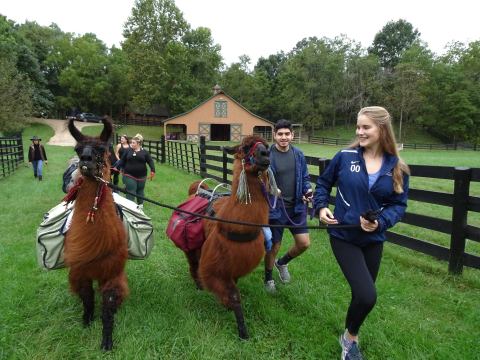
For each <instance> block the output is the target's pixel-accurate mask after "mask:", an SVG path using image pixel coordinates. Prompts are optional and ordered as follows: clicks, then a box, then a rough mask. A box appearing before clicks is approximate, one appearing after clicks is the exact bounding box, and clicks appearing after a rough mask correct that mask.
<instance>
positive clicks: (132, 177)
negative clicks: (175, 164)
mask: <svg viewBox="0 0 480 360" xmlns="http://www.w3.org/2000/svg"><path fill="white" fill-rule="evenodd" d="M142 143H143V136H142V135H140V134H137V135H135V136H134V137H132V139H131V141H130V149H126V151H125V152H124V154H123V155H122V158H121V159H120V161H118V162H117V168H118V169H120V170H121V171H122V173H123V183H124V184H125V187H126V189H127V191H129V192H132V193H135V194H136V195H137V204H138V207H139V209H141V210H143V199H141V198H139V197H138V196H142V197H143V196H144V191H145V182H146V180H147V164H148V166H149V167H150V175H149V178H150V180H153V178H154V176H155V164H154V163H153V160H152V158H151V156H150V154H149V153H148V152H147V151H146V150H145V149H143V148H142ZM127 199H129V200H132V201H134V200H135V196H134V195H130V194H127Z"/></svg>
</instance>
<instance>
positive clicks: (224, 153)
mask: <svg viewBox="0 0 480 360" xmlns="http://www.w3.org/2000/svg"><path fill="white" fill-rule="evenodd" d="M222 153H223V159H222V167H223V182H224V183H226V182H227V164H228V161H227V152H226V151H225V148H223V149H222Z"/></svg>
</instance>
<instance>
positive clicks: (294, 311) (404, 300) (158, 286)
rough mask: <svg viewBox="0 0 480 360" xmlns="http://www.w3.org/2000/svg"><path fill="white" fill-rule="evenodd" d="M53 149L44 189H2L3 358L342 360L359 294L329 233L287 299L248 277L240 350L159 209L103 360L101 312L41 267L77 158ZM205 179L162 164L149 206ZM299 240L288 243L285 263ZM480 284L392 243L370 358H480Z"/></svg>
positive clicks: (226, 317)
mask: <svg viewBox="0 0 480 360" xmlns="http://www.w3.org/2000/svg"><path fill="white" fill-rule="evenodd" d="M87 129H88V128H87ZM90 129H91V128H90ZM34 133H35V134H37V135H39V136H41V137H42V138H43V139H44V143H45V142H46V139H48V137H49V136H50V135H52V134H53V133H52V132H51V130H50V128H48V127H46V126H42V125H34V127H32V128H29V129H27V131H26V132H25V133H24V138H25V139H27V143H29V141H28V139H29V138H30V136H31V135H33V134H34ZM322 149H323V148H322ZM46 150H47V155H48V158H49V165H48V166H47V167H46V168H45V180H44V181H43V182H38V181H35V180H34V179H33V176H32V171H31V169H29V168H27V167H23V166H22V167H21V168H20V169H19V170H18V171H17V172H16V173H15V174H14V175H12V176H10V177H9V178H6V179H3V180H0V197H1V198H2V202H1V203H0V212H1V214H2V216H1V217H0V226H1V228H2V229H3V236H2V238H1V240H0V267H1V269H2V271H1V272H0V283H1V284H2V292H1V293H0V309H1V311H0V324H1V326H0V359H104V358H108V359H212V360H213V359H338V358H339V355H340V348H339V345H338V334H339V333H340V332H341V331H342V329H343V322H344V316H345V312H346V307H347V305H348V301H349V289H348V286H347V283H346V281H345V280H344V279H343V276H342V274H341V272H340V270H339V268H338V265H337V264H336V261H335V259H334V257H333V255H332V253H331V250H330V247H329V245H328V241H327V236H326V233H325V232H323V231H316V230H314V231H312V233H311V238H312V246H311V248H310V249H309V250H308V251H307V252H306V253H305V254H303V255H302V256H301V257H300V258H298V259H296V260H295V261H293V262H292V263H291V266H290V270H291V273H292V277H293V281H292V283H291V284H289V285H285V286H282V285H280V286H279V290H278V292H277V294H275V295H273V296H272V295H268V294H266V293H265V292H264V291H263V284H262V276H263V270H262V266H259V267H258V268H257V269H256V270H255V271H254V272H253V273H252V274H250V275H248V276H246V277H245V278H242V279H240V281H239V287H240V291H241V294H242V301H243V305H244V311H245V317H246V322H247V326H248V328H249V331H250V335H251V339H250V340H248V341H239V340H238V338H237V332H236V325H235V320H234V316H233V314H232V313H230V312H228V311H226V310H225V309H224V308H223V307H222V306H221V305H219V304H218V302H217V301H216V300H215V298H214V297H213V296H212V295H211V294H210V293H207V292H203V291H197V290H195V287H194V285H193V282H192V280H191V279H190V277H189V274H188V267H187V262H186V260H185V257H184V255H183V254H182V252H181V251H180V250H178V249H177V248H176V247H175V246H174V245H173V244H172V243H171V242H170V240H168V239H167V238H166V236H165V235H164V232H165V228H166V223H167V221H168V217H169V215H170V211H169V210H166V209H161V208H157V207H155V206H154V205H151V204H146V205H145V212H146V213H147V214H148V215H150V216H151V217H152V219H153V223H154V225H155V242H156V245H155V248H154V250H153V253H152V255H151V256H150V258H148V259H147V260H145V261H129V262H128V265H127V273H128V277H129V286H130V291H131V294H130V297H129V298H128V299H127V300H126V301H125V303H124V305H123V306H122V308H121V309H120V310H119V312H118V313H117V315H116V327H115V332H114V341H115V344H114V351H113V352H111V353H109V354H103V353H102V352H101V351H100V350H99V347H100V339H101V321H100V319H99V315H98V311H97V313H96V320H95V321H94V323H93V325H92V327H90V328H88V329H84V328H83V327H82V325H81V312H82V308H81V304H80V302H79V300H78V299H77V298H75V297H73V296H72V295H71V294H70V293H69V292H68V282H67V272H66V270H56V271H51V272H46V271H43V270H41V269H40V268H39V267H38V266H37V264H36V259H35V232H36V228H37V226H38V224H39V223H40V222H41V220H42V216H43V213H45V212H46V211H48V210H49V209H50V208H51V207H53V206H54V205H56V204H58V203H59V202H60V199H61V198H62V197H63V193H62V192H61V175H62V173H63V171H64V170H65V167H66V161H67V159H68V158H69V157H70V156H72V155H73V150H72V149H71V148H68V147H67V148H64V147H56V146H48V145H47V146H46ZM322 152H323V150H322ZM449 153H450V152H449ZM459 153H461V152H459ZM441 154H444V157H445V156H446V153H445V152H441ZM444 157H442V160H444ZM469 157H471V156H469ZM466 161H471V159H468V160H466ZM439 165H441V164H439ZM196 179H197V177H196V176H193V175H189V174H186V173H184V172H182V171H179V170H177V169H175V168H173V167H170V166H167V165H160V164H158V169H157V176H156V178H155V180H154V181H153V182H149V183H148V184H147V187H146V196H148V197H152V198H154V199H155V200H157V201H161V202H164V203H167V204H172V205H177V204H179V203H180V202H181V201H183V199H184V198H185V193H186V189H187V186H188V185H189V183H190V182H191V181H193V180H196ZM291 242H292V238H291V236H289V235H288V236H287V237H286V238H285V240H284V244H283V247H282V250H281V252H282V253H283V252H284V251H285V250H286V249H287V248H288V246H289V245H290V244H291ZM275 275H276V274H275ZM479 275H480V272H479V271H478V270H473V269H468V268H466V269H465V271H464V274H463V275H462V276H450V275H448V273H447V263H446V262H443V261H437V260H435V259H433V258H431V257H429V256H426V255H422V254H419V253H416V252H413V251H410V250H406V249H403V248H401V247H398V246H396V245H394V244H390V243H387V244H386V246H385V252H384V259H383V262H382V266H381V270H380V274H379V279H378V282H377V284H378V302H377V306H376V308H375V309H374V311H373V312H372V313H371V314H370V316H369V317H368V319H367V321H366V323H365V324H364V326H363V327H362V331H361V347H362V349H363V351H364V355H365V357H366V358H367V359H371V360H373V359H479V353H478V324H479V323H480V310H479V299H480V276H479ZM97 304H98V301H97Z"/></svg>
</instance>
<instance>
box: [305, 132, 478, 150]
mask: <svg viewBox="0 0 480 360" xmlns="http://www.w3.org/2000/svg"><path fill="white" fill-rule="evenodd" d="M301 140H303V141H306V142H308V143H310V144H317V145H335V146H344V145H349V144H351V143H352V140H345V139H336V138H330V137H324V136H314V135H308V136H306V137H302V139H301ZM299 141H300V140H299ZM401 147H402V148H403V149H415V150H473V151H480V145H479V144H473V145H470V144H409V143H402V144H401Z"/></svg>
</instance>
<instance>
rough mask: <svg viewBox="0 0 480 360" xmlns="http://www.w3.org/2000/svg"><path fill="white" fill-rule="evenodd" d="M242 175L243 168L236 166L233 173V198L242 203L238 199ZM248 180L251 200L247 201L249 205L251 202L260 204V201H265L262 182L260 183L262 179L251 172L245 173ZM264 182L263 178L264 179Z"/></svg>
mask: <svg viewBox="0 0 480 360" xmlns="http://www.w3.org/2000/svg"><path fill="white" fill-rule="evenodd" d="M240 173H241V166H236V167H235V168H234V171H233V179H232V198H233V199H234V200H235V201H236V202H238V203H241V202H240V201H239V200H238V199H237V196H236V194H237V190H238V188H239V186H241V185H240ZM245 175H246V179H247V185H248V193H249V199H247V204H248V203H250V200H251V202H252V203H253V202H258V201H264V200H265V197H264V194H263V192H262V182H261V181H260V178H259V176H258V174H257V173H253V172H250V171H245ZM262 180H263V177H262ZM243 203H245V201H243Z"/></svg>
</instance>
